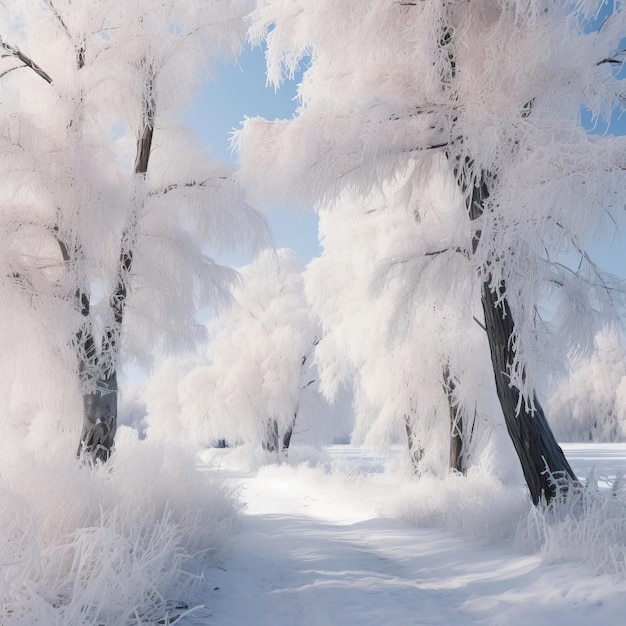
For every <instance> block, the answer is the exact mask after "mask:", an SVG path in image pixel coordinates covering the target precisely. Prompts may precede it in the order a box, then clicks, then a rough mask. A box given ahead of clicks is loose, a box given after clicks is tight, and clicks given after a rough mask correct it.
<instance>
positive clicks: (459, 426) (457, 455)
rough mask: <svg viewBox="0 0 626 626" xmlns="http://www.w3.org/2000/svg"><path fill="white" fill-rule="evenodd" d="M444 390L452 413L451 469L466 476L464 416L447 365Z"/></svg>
mask: <svg viewBox="0 0 626 626" xmlns="http://www.w3.org/2000/svg"><path fill="white" fill-rule="evenodd" d="M443 388H444V391H445V392H446V398H447V400H448V408H449V411H450V469H451V470H454V471H457V472H459V473H461V474H466V473H467V467H466V466H465V457H466V454H465V450H464V445H463V436H464V435H463V414H462V412H461V410H460V408H459V403H458V402H457V401H456V399H455V398H454V392H455V390H456V383H455V382H454V378H453V377H452V375H451V374H450V368H449V367H448V366H447V365H446V367H445V368H444V370H443Z"/></svg>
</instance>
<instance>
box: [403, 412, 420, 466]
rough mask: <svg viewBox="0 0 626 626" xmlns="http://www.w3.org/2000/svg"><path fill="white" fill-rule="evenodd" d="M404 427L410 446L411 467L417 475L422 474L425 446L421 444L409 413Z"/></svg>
mask: <svg viewBox="0 0 626 626" xmlns="http://www.w3.org/2000/svg"><path fill="white" fill-rule="evenodd" d="M404 428H405V431H406V440H407V443H408V446H409V458H410V459H411V467H412V468H413V473H414V474H415V475H416V476H420V475H421V473H422V468H421V462H422V459H423V458H424V447H423V446H422V445H421V444H420V442H419V438H418V437H417V435H416V434H415V430H414V429H413V424H412V423H411V418H410V417H409V416H408V415H405V416H404Z"/></svg>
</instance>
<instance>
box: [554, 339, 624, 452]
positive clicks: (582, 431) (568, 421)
mask: <svg viewBox="0 0 626 626" xmlns="http://www.w3.org/2000/svg"><path fill="white" fill-rule="evenodd" d="M622 342H623V339H621V338H620V334H619V333H618V332H616V331H606V330H605V331H603V332H601V333H599V334H598V335H597V336H596V350H595V351H594V352H593V354H592V355H591V357H589V358H584V357H581V356H577V357H574V358H573V359H572V363H571V370H570V372H569V375H568V376H567V377H566V378H564V379H563V380H562V381H560V383H559V384H558V385H557V386H556V388H555V389H554V391H553V393H552V395H551V397H550V401H549V403H548V408H549V410H550V423H551V424H552V427H553V429H554V432H555V434H556V435H557V437H558V438H559V441H602V442H613V441H624V439H626V350H625V349H624V346H623V344H622Z"/></svg>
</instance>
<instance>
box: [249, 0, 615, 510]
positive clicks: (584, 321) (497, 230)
mask: <svg viewBox="0 0 626 626" xmlns="http://www.w3.org/2000/svg"><path fill="white" fill-rule="evenodd" d="M600 5H601V3H597V2H581V3H577V4H575V5H567V6H565V5H563V4H559V3H552V2H545V1H543V0H536V1H532V2H521V1H515V0H509V1H503V2H492V1H490V0H485V1H481V2H478V3H466V2H456V1H450V2H413V1H407V2H397V1H395V0H388V1H386V2H366V3H363V2H356V1H354V0H346V1H345V2H339V3H337V2H331V1H330V0H323V1H321V2H316V3H314V4H311V3H307V2H303V1H302V0H293V1H291V2H284V1H283V0H259V2H258V3H257V9H256V11H255V12H254V13H253V15H252V28H251V31H250V32H251V37H252V39H253V41H262V40H264V41H265V42H266V43H267V47H268V50H267V64H268V77H269V80H270V81H271V82H272V83H274V84H276V85H278V84H280V83H281V81H282V80H283V79H284V78H285V76H293V75H294V72H295V71H296V70H297V69H299V67H300V63H301V62H306V64H307V69H306V71H305V72H304V75H303V79H302V82H301V84H300V98H301V104H300V107H299V110H298V112H297V115H296V116H295V117H294V119H291V120H282V121H275V122H269V121H267V120H262V119H251V120H247V121H246V123H245V125H244V128H243V130H242V131H241V133H240V134H239V136H238V140H237V144H238V147H239V151H240V155H241V159H242V166H243V167H242V175H243V176H244V177H245V178H246V179H247V180H248V182H249V183H250V185H251V186H252V187H254V188H256V189H257V198H258V199H259V201H261V200H265V201H268V200H269V199H270V198H271V199H275V198H276V197H277V196H278V197H282V198H283V199H284V198H290V199H291V201H292V202H297V203H298V204H301V205H309V206H317V207H321V206H332V205H333V204H334V203H336V202H337V200H338V198H340V197H341V194H342V193H343V192H344V190H346V189H348V190H349V191H350V193H351V194H352V195H353V196H354V195H361V196H363V197H367V196H368V194H370V193H371V190H372V189H373V188H376V187H380V186H381V185H383V184H385V182H386V181H390V180H393V179H394V177H395V176H396V175H397V172H398V171H402V170H403V169H404V168H405V167H406V164H407V162H408V161H409V160H414V159H422V160H427V161H431V163H432V164H433V166H436V167H442V168H443V169H444V171H445V172H446V175H447V176H449V177H450V178H451V179H452V180H453V181H455V183H456V184H457V185H458V187H459V190H460V191H461V199H460V203H461V206H462V207H464V208H465V216H466V218H465V219H466V220H468V221H469V226H468V234H467V236H466V238H465V241H464V242H463V244H462V245H461V246H455V247H454V248H446V249H440V248H437V249H434V250H426V251H424V250H416V255H421V256H434V255H435V254H436V256H437V257H438V262H441V261H442V259H444V258H446V257H447V258H448V259H450V261H451V259H452V257H454V256H456V255H459V254H460V255H462V256H465V257H467V258H468V259H469V261H470V263H471V264H472V265H473V267H474V271H475V275H477V276H478V283H479V286H480V298H481V302H482V307H481V308H482V309H483V315H484V320H485V327H486V331H487V338H488V343H489V346H490V351H491V361H492V368H493V373H494V378H495V382H496V389H497V394H498V398H499V401H500V405H501V407H502V411H503V414H504V418H505V422H506V425H507V429H508V432H509V434H510V437H511V440H512V442H513V444H514V446H515V449H516V452H517V454H518V457H519V459H520V462H521V465H522V469H523V471H524V476H525V479H526V482H527V484H528V486H529V489H530V493H531V496H532V499H533V501H534V502H535V503H537V502H539V501H540V499H541V498H542V497H545V498H546V499H547V500H550V499H552V497H554V496H555V495H556V494H557V491H558V490H557V487H556V485H555V483H554V481H553V477H554V476H555V475H556V476H557V477H563V478H564V479H565V481H566V482H567V480H575V476H574V474H573V472H572V470H571V468H570V466H569V464H568V462H567V460H566V459H565V457H564V455H563V453H562V451H561V449H560V447H559V446H558V444H557V443H556V440H555V439H554V436H553V434H552V432H551V431H550V428H549V426H548V423H547V420H546V418H545V415H544V413H543V410H542V408H541V406H540V405H539V402H538V401H537V398H536V395H535V392H534V389H535V386H536V381H537V379H538V377H540V376H542V375H543V373H544V372H542V369H541V368H540V367H537V364H538V361H539V360H540V359H538V355H540V354H542V353H543V354H545V353H550V354H551V355H553V356H557V355H558V354H559V353H560V354H561V355H562V354H563V349H565V350H568V349H570V348H571V347H577V348H579V349H580V348H583V349H585V348H588V346H589V345H590V344H591V342H592V338H593V333H594V330H595V329H596V328H597V327H598V323H599V322H600V321H601V320H602V319H605V318H606V317H607V316H608V315H609V314H610V312H611V311H610V309H611V307H612V305H613V302H614V299H613V298H611V297H607V293H609V292H611V290H610V289H609V290H607V285H608V286H609V288H610V287H611V285H610V280H609V279H608V278H607V277H600V278H598V276H599V273H598V271H597V268H596V267H595V266H594V265H593V263H591V262H590V259H589V257H588V255H587V253H586V252H585V246H586V244H587V242H588V239H589V236H590V234H591V233H592V232H593V231H594V227H595V225H596V224H597V223H598V220H599V219H600V218H601V217H602V216H603V215H605V214H606V213H607V212H610V211H611V209H612V208H613V207H618V208H620V210H621V207H622V202H621V198H623V197H624V192H625V191H626V189H625V177H624V154H626V152H625V150H624V147H625V143H626V142H625V140H624V139H622V138H615V137H610V136H603V137H599V136H595V137H592V136H589V135H588V134H587V133H586V132H585V129H584V128H583V127H582V124H581V120H580V117H581V115H580V111H581V106H582V107H586V108H587V109H588V110H589V111H590V112H591V114H592V116H594V117H596V118H598V117H604V118H606V119H608V118H609V117H610V115H611V113H612V112H613V111H614V110H615V109H617V110H619V111H621V110H623V101H622V97H621V93H622V88H621V84H620V82H619V75H618V72H616V70H615V69H614V68H615V67H618V68H619V66H620V65H621V63H622V60H623V56H624V54H623V49H622V42H623V38H624V35H625V34H626V19H625V13H624V11H622V7H621V4H619V3H616V4H615V7H614V11H613V13H612V14H611V15H610V16H609V17H608V18H607V19H606V20H605V21H604V23H603V25H602V27H601V28H598V29H595V30H594V29H593V28H592V27H591V22H590V19H591V18H592V17H594V16H595V14H596V12H597V11H598V10H599V8H600ZM590 31H591V32H590ZM441 157H443V162H442V164H441V165H436V164H435V159H441ZM268 170H269V171H271V172H272V176H271V177H270V176H268V175H267V171H268ZM615 217H616V219H617V218H618V216H615ZM352 244H354V245H362V246H367V242H364V241H360V242H356V241H354V242H348V241H347V242H346V245H352ZM566 251H573V252H574V253H575V254H578V255H579V256H580V259H581V263H580V266H579V267H578V268H577V269H574V270H571V269H568V268H566V267H564V266H563V265H559V264H558V263H555V260H556V259H558V258H560V255H562V254H563V253H564V252H566ZM451 262H452V261H451ZM451 278H454V279H456V277H455V276H452V277H451ZM612 294H613V295H615V292H612ZM546 295H552V296H553V297H560V298H561V299H562V309H561V310H562V312H563V313H564V314H562V315H560V316H559V317H558V318H557V319H556V323H555V326H556V328H555V331H556V332H555V333H554V335H552V336H550V335H549V333H548V332H547V328H546V326H545V325H544V324H543V323H542V321H541V320H540V319H539V317H538V313H537V305H538V303H539V302H540V300H541V299H542V298H544V297H546ZM557 347H559V348H560V350H557Z"/></svg>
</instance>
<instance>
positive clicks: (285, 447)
mask: <svg viewBox="0 0 626 626" xmlns="http://www.w3.org/2000/svg"><path fill="white" fill-rule="evenodd" d="M297 419H298V409H296V410H295V411H294V413H293V421H292V422H291V425H290V426H289V428H287V430H286V431H285V434H284V435H283V448H282V450H283V454H284V455H285V456H287V453H288V452H289V444H290V443H291V436H292V435H293V429H294V428H295V426H296V420H297Z"/></svg>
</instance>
